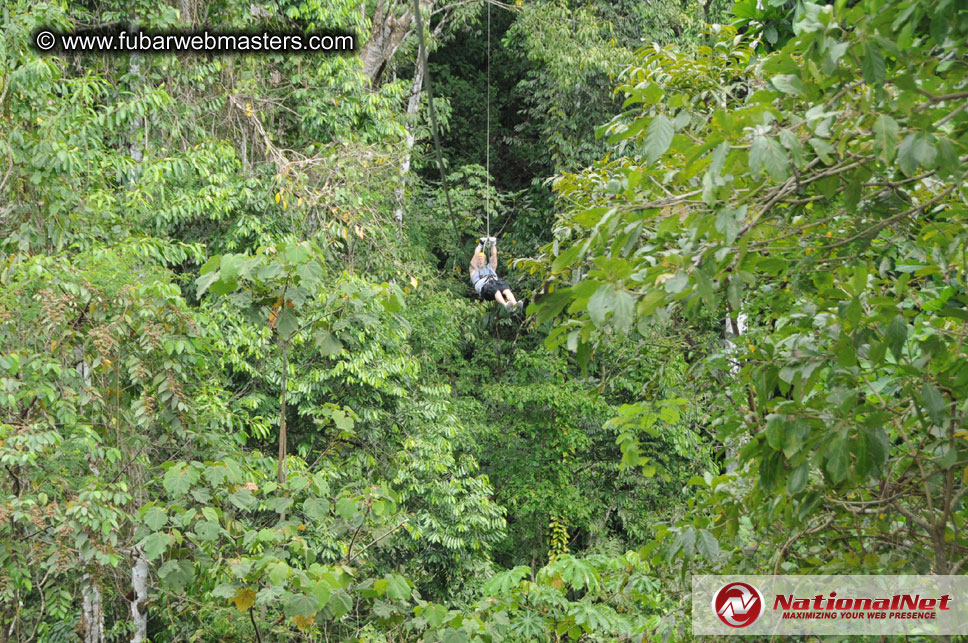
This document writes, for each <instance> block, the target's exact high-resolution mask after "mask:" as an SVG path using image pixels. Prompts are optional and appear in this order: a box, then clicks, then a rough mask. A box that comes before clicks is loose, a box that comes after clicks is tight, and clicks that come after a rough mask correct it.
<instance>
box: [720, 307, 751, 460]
mask: <svg viewBox="0 0 968 643" xmlns="http://www.w3.org/2000/svg"><path fill="white" fill-rule="evenodd" d="M747 321H748V318H747V315H746V313H744V312H743V311H742V310H740V311H739V312H737V313H736V315H735V316H733V315H732V313H730V314H727V315H726V328H725V337H726V353H727V354H728V355H730V356H731V357H730V359H729V361H730V367H729V374H730V375H736V374H737V373H739V369H740V364H739V361H738V360H736V359H734V358H733V357H732V355H734V354H735V353H736V352H737V350H738V348H739V347H738V346H737V342H738V341H739V338H740V337H742V336H743V335H745V334H746V325H747ZM748 441H749V436H748V435H742V436H739V437H738V438H734V439H732V440H730V441H729V442H727V444H726V471H727V473H730V472H733V471H735V470H736V469H737V467H738V464H737V459H738V457H739V450H740V448H741V447H742V446H743V445H744V444H746V443H747V442H748Z"/></svg>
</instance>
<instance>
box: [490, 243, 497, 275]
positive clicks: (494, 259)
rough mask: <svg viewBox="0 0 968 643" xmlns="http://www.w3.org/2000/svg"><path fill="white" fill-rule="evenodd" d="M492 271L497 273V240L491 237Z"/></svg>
mask: <svg viewBox="0 0 968 643" xmlns="http://www.w3.org/2000/svg"><path fill="white" fill-rule="evenodd" d="M491 269H492V270H494V272H497V239H495V238H494V237H491Z"/></svg>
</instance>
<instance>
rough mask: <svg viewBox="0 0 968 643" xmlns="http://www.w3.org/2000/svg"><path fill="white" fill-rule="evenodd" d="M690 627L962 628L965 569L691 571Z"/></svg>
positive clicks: (761, 630)
mask: <svg viewBox="0 0 968 643" xmlns="http://www.w3.org/2000/svg"><path fill="white" fill-rule="evenodd" d="M692 610H693V634H733V635H736V634H739V635H805V634H817V635H825V634H826V635H838V634H846V635H863V634H868V635H869V634H875V635H878V634H879V635H911V634H923V635H929V636H930V635H951V634H962V635H964V634H968V578H966V577H965V576H886V575H885V576H870V575H867V576H860V575H858V576H782V575H777V576H765V575H750V576H693V596H692Z"/></svg>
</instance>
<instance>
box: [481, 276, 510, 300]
mask: <svg viewBox="0 0 968 643" xmlns="http://www.w3.org/2000/svg"><path fill="white" fill-rule="evenodd" d="M508 288H510V286H508V285H507V283H506V282H505V281H504V280H503V279H488V280H487V281H486V282H484V285H483V286H481V299H494V295H495V293H499V292H503V291H505V290H507V289H508Z"/></svg>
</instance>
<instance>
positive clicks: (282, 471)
mask: <svg viewBox="0 0 968 643" xmlns="http://www.w3.org/2000/svg"><path fill="white" fill-rule="evenodd" d="M288 377H289V342H288V341H284V342H283V343H282V399H281V400H280V404H279V405H280V407H281V408H280V410H279V471H278V478H279V484H284V483H285V482H286V451H287V447H286V384H287V379H288Z"/></svg>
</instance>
